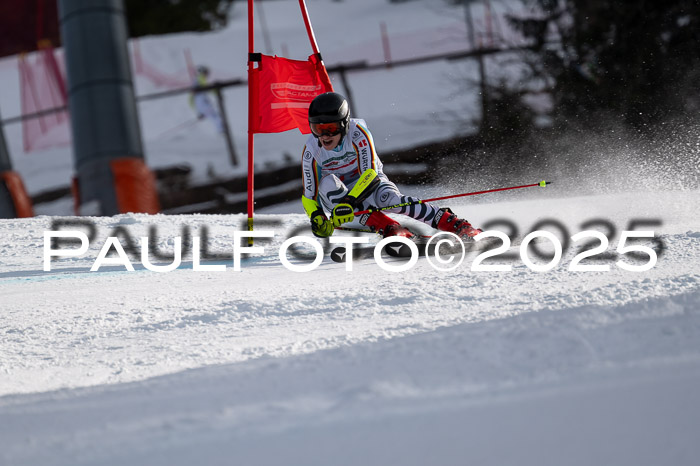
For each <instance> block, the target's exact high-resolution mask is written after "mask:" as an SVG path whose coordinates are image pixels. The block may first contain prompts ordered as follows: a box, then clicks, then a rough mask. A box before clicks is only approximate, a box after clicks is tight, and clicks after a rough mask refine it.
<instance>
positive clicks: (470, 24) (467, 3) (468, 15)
mask: <svg viewBox="0 0 700 466" xmlns="http://www.w3.org/2000/svg"><path fill="white" fill-rule="evenodd" d="M472 1H473V0H463V3H464V17H465V21H466V24H467V37H468V39H469V45H470V46H471V49H472V50H473V51H476V49H477V44H476V31H475V30H474V20H473V19H472V10H471V3H472ZM479 48H480V47H479ZM476 58H477V60H478V63H479V93H480V94H481V131H482V132H483V130H484V129H486V128H488V125H489V118H488V106H489V102H488V89H487V86H486V64H485V63H484V55H483V54H481V53H480V54H477V56H476Z"/></svg>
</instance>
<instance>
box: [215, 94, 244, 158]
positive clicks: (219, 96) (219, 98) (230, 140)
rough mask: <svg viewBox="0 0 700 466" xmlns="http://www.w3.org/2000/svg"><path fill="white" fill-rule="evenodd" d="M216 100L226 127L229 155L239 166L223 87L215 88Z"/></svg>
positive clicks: (222, 123)
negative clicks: (222, 90)
mask: <svg viewBox="0 0 700 466" xmlns="http://www.w3.org/2000/svg"><path fill="white" fill-rule="evenodd" d="M215 92H216V101H217V102H218V104H219V115H220V116H221V125H222V126H223V127H224V138H225V139H226V148H227V149H228V156H229V159H230V160H231V163H232V164H233V166H234V167H237V166H238V157H237V156H236V149H235V147H234V145H233V136H231V129H230V128H229V125H228V115H227V114H226V104H225V103H224V97H223V95H222V92H221V87H220V86H217V87H216V89H215Z"/></svg>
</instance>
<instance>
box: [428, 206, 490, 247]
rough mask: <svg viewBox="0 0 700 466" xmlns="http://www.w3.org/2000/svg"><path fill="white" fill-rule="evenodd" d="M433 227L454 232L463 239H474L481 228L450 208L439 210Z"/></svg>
mask: <svg viewBox="0 0 700 466" xmlns="http://www.w3.org/2000/svg"><path fill="white" fill-rule="evenodd" d="M433 228H437V229H438V230H442V231H448V232H450V233H454V234H456V235H457V236H459V237H460V238H462V239H468V240H472V238H474V237H475V236H476V235H478V234H479V233H481V230H480V229H478V228H474V227H472V226H471V224H470V223H469V222H467V221H466V220H462V219H461V218H459V217H457V216H456V215H455V214H454V213H453V212H452V211H451V210H450V209H448V208H443V209H440V210H438V212H437V213H436V214H435V218H434V219H433Z"/></svg>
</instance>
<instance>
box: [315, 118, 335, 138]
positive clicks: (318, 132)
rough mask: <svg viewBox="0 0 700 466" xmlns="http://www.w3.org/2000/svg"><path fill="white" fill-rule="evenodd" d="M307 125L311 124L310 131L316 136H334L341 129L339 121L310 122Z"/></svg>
mask: <svg viewBox="0 0 700 466" xmlns="http://www.w3.org/2000/svg"><path fill="white" fill-rule="evenodd" d="M309 126H311V132H312V133H314V136H316V137H319V136H323V135H327V136H335V135H336V134H340V132H341V131H342V126H341V124H340V122H339V121H334V122H332V123H310V124H309Z"/></svg>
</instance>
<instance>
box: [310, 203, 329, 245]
mask: <svg viewBox="0 0 700 466" xmlns="http://www.w3.org/2000/svg"><path fill="white" fill-rule="evenodd" d="M333 230H335V228H334V227H333V222H331V221H330V220H328V219H327V218H326V215H325V214H324V213H323V212H322V211H321V210H320V209H319V210H317V211H316V212H314V213H313V214H311V233H313V234H314V236H316V237H318V238H328V237H329V236H331V235H332V234H333Z"/></svg>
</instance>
